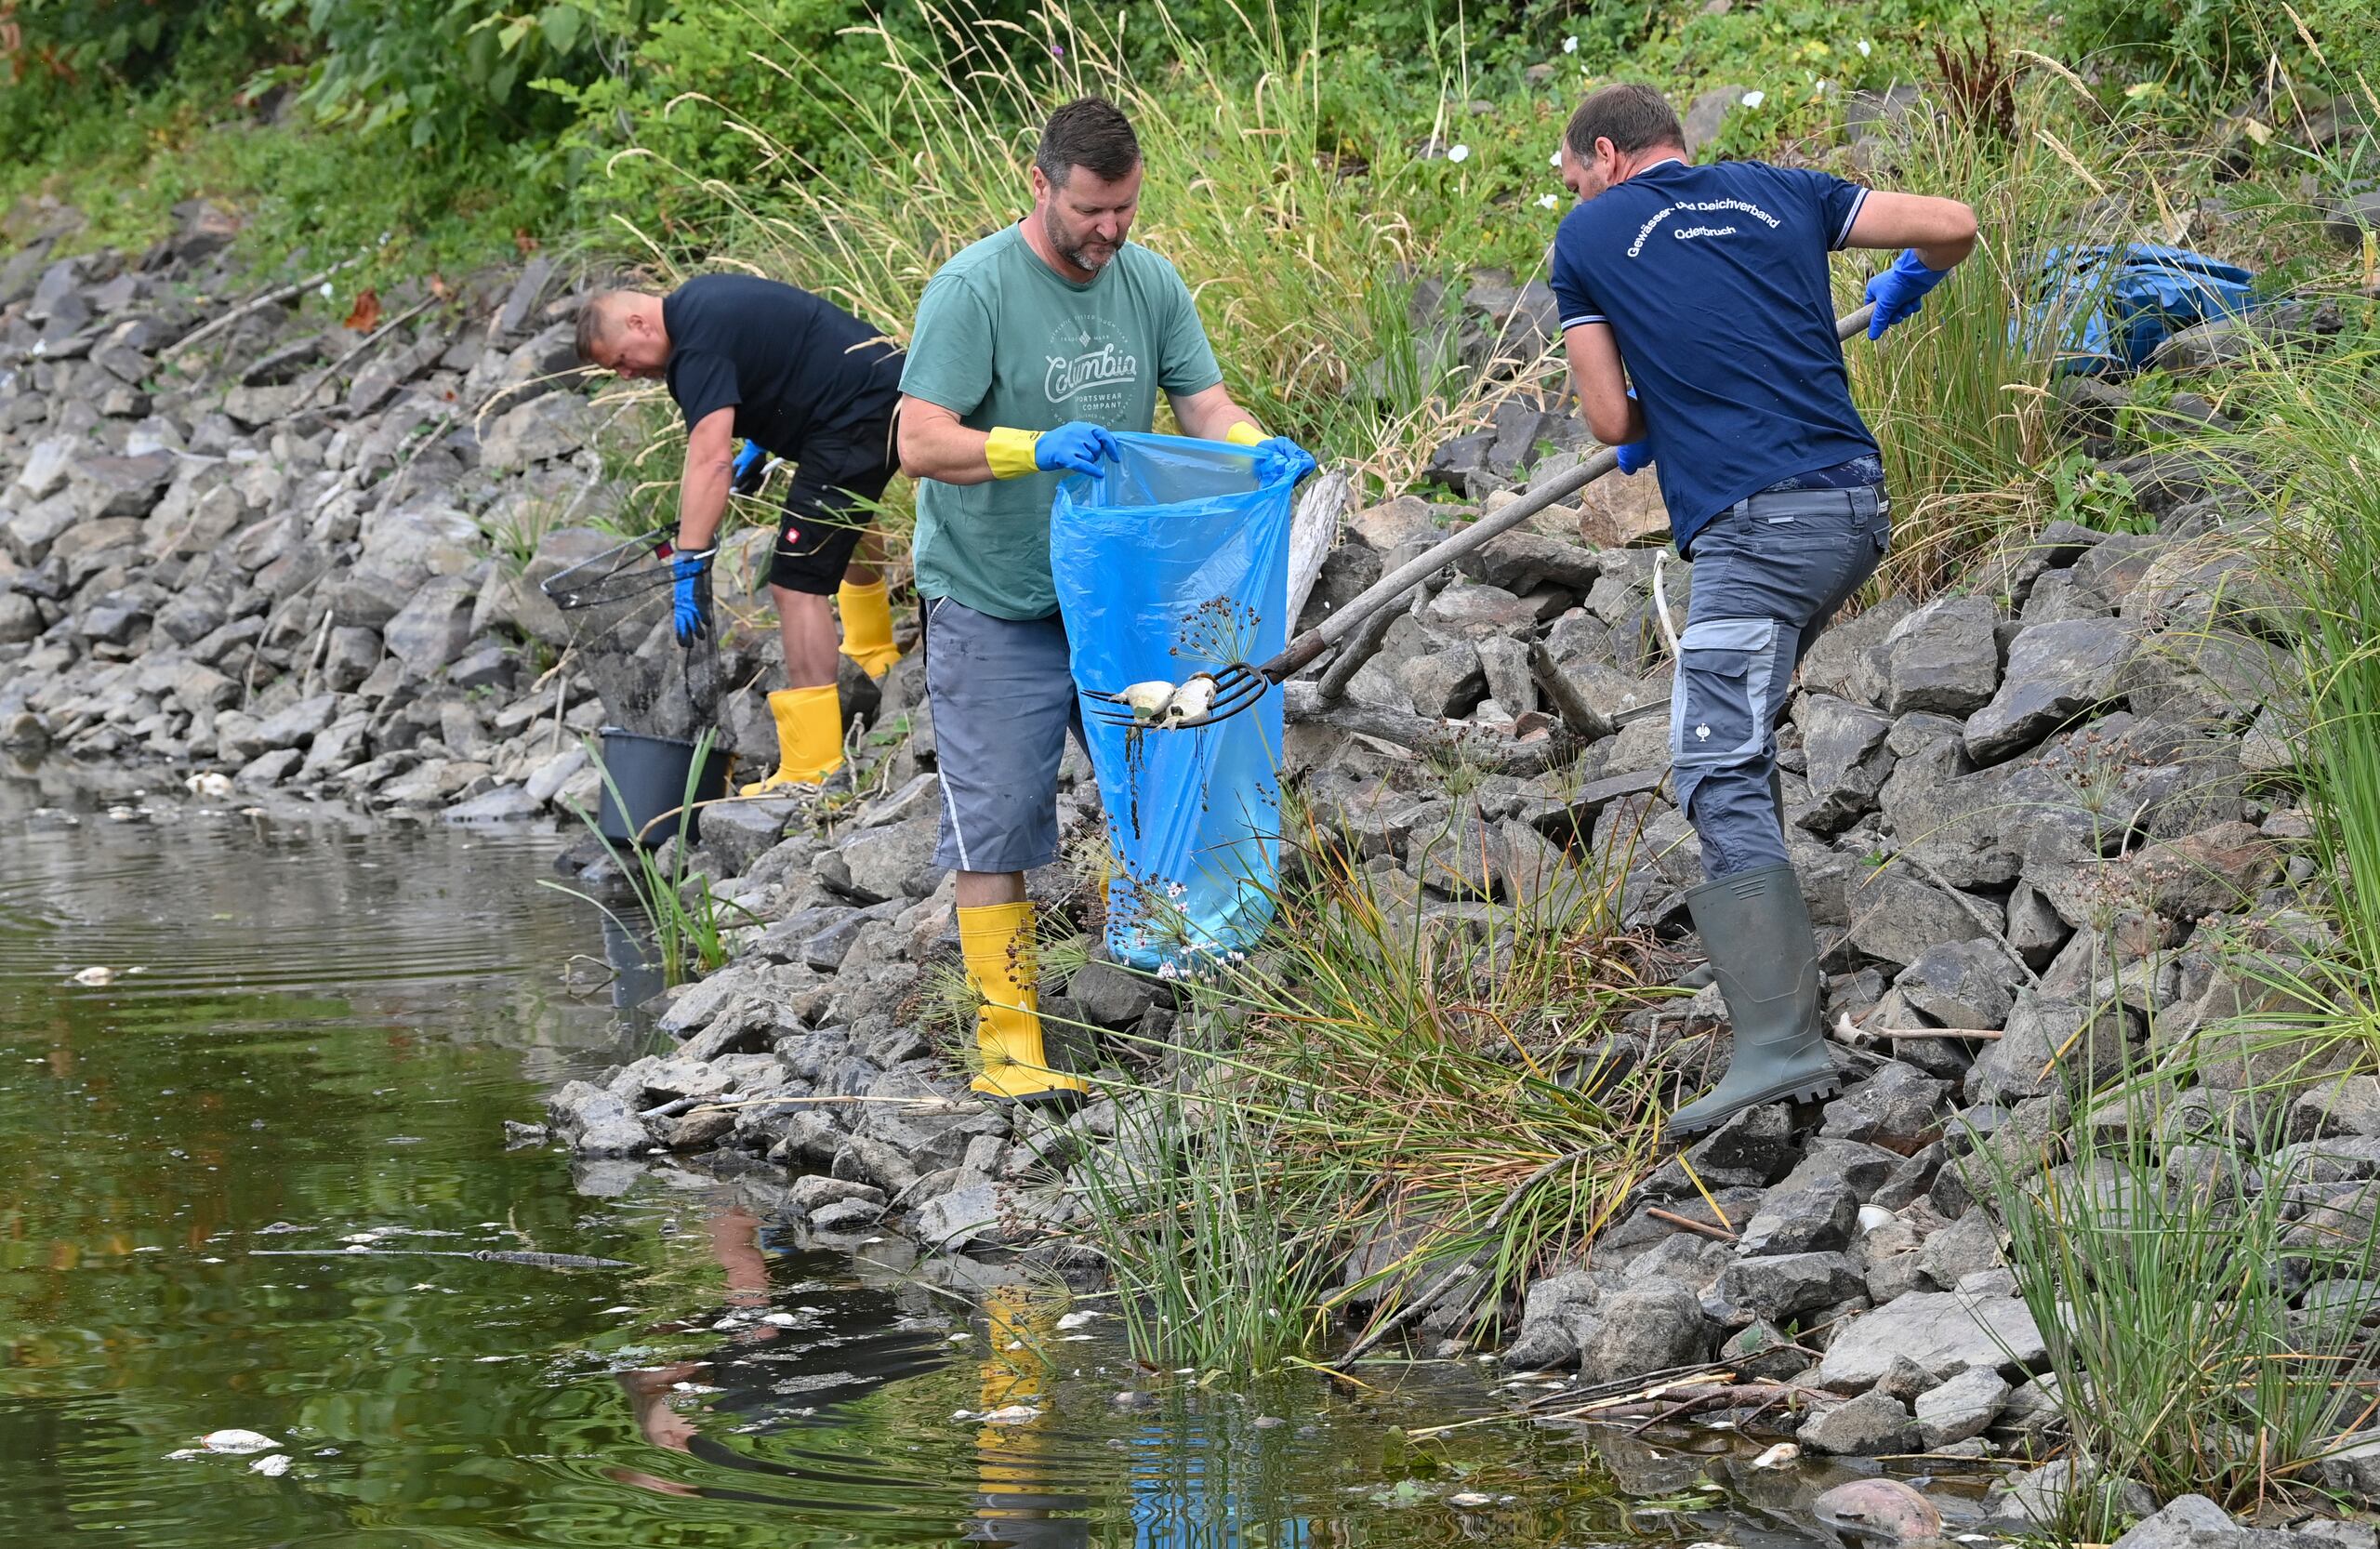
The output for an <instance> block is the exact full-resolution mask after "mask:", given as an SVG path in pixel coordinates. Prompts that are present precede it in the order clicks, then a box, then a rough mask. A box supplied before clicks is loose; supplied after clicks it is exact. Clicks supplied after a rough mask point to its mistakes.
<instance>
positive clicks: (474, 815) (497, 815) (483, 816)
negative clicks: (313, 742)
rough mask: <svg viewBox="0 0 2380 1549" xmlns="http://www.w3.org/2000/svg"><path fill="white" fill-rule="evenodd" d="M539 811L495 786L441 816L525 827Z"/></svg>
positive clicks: (511, 790) (517, 792) (524, 797)
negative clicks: (524, 824)
mask: <svg viewBox="0 0 2380 1549" xmlns="http://www.w3.org/2000/svg"><path fill="white" fill-rule="evenodd" d="M317 746H319V744H318V745H317ZM543 811H545V803H544V802H542V801H538V800H536V798H535V797H533V796H531V795H530V794H529V793H528V791H526V790H525V789H523V788H521V787H519V786H497V787H496V788H495V789H493V790H486V791H482V792H481V793H480V794H479V795H477V796H474V797H472V798H471V799H470V800H469V801H457V802H456V803H455V804H454V805H453V806H451V807H448V808H447V809H446V812H445V814H444V815H445V818H446V821H447V822H449V823H525V822H527V821H529V820H530V819H531V818H533V817H536V815H537V814H539V813H541V812H543Z"/></svg>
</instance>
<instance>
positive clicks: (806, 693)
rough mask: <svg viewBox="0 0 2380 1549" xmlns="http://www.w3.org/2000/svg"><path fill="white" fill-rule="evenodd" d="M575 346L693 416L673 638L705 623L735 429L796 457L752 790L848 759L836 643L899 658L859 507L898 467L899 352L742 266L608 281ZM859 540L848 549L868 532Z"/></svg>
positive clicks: (797, 781) (868, 661) (860, 654)
mask: <svg viewBox="0 0 2380 1549" xmlns="http://www.w3.org/2000/svg"><path fill="white" fill-rule="evenodd" d="M578 355H579V358H580V359H581V360H583V361H586V362H588V364H592V365H599V366H602V367H605V368H606V369H608V370H612V371H615V372H617V373H619V374H620V375H621V376H623V377H660V378H662V379H663V381H664V382H666V383H667V384H668V389H669V396H670V397H671V398H672V399H674V400H676V402H677V404H678V407H679V410H680V412H681V413H682V414H683V415H684V416H685V419H686V465H685V471H684V473H683V474H682V475H681V479H680V482H679V486H678V536H677V545H676V548H677V554H676V557H675V558H674V559H673V560H672V562H671V563H672V566H673V568H674V570H675V572H676V582H677V600H676V602H677V609H676V623H677V632H678V642H679V643H680V644H681V645H691V644H692V643H693V642H694V641H695V640H696V639H698V638H700V637H701V636H703V635H704V634H707V633H708V632H709V629H710V582H709V568H710V563H711V558H712V555H713V553H714V551H715V544H716V541H717V538H718V536H719V524H720V521H721V518H722V517H724V516H725V515H726V512H727V497H728V495H729V492H730V491H731V490H732V489H734V488H737V487H739V486H738V484H737V473H736V468H735V464H734V442H735V438H737V437H738V436H741V437H742V438H744V439H745V440H746V441H747V442H748V443H750V444H751V445H753V446H755V447H759V448H761V449H764V450H765V451H767V452H769V453H772V454H774V455H775V456H776V457H782V458H785V459H787V461H789V462H791V463H793V464H794V465H795V473H794V479H793V487H792V488H791V489H789V490H787V492H786V497H785V514H784V516H783V518H782V520H781V521H780V523H779V524H778V529H777V542H776V550H775V553H774V558H773V559H772V561H771V563H770V566H769V591H770V594H771V596H772V597H773V598H774V601H775V602H776V608H777V628H778V630H779V632H780V633H781V635H782V636H783V638H784V642H785V667H786V682H787V687H785V688H784V689H782V690H780V691H779V692H777V693H774V694H772V695H769V710H770V713H771V715H772V716H773V717H774V719H775V721H776V726H777V745H778V751H779V759H778V764H777V769H776V772H775V773H774V774H773V775H769V776H768V777H767V778H766V779H764V780H760V781H758V782H756V783H754V784H752V785H749V786H747V787H745V788H744V794H746V795H747V796H753V795H760V794H763V793H765V792H768V791H772V790H778V789H785V788H796V787H803V786H816V785H819V784H821V783H822V782H824V781H825V779H826V776H827V775H831V774H833V773H834V772H835V771H836V770H838V769H840V767H841V766H842V761H843V736H842V715H841V708H840V701H839V699H838V696H837V695H836V692H835V655H836V649H837V642H838V638H839V632H838V630H837V628H836V623H835V616H834V615H833V614H832V613H831V612H829V611H828V609H827V606H826V597H827V594H828V593H829V592H833V593H835V597H836V602H837V603H838V604H839V605H840V609H841V613H842V627H841V629H840V645H841V650H842V653H843V654H844V655H849V656H851V657H852V658H853V660H854V661H857V662H858V663H859V664H860V666H862V667H864V668H866V669H867V670H868V671H869V672H871V673H874V674H877V675H879V676H880V675H881V674H882V673H883V672H885V671H886V670H887V669H890V668H891V667H892V665H893V662H894V661H896V660H897V659H899V656H900V651H899V649H898V648H897V647H896V646H894V644H893V615H892V610H891V606H890V604H889V603H888V602H887V601H886V597H885V586H884V580H883V576H882V575H881V573H880V572H879V569H878V560H879V555H878V553H877V551H876V543H875V539H874V536H873V535H872V534H865V533H864V530H865V528H866V523H867V519H868V515H869V512H868V505H869V503H871V502H873V501H875V500H876V499H877V498H878V497H879V496H881V495H882V494H883V493H884V486H885V484H886V483H888V482H889V481H890V480H891V479H892V477H893V472H894V471H895V470H896V469H897V468H898V467H899V457H898V453H897V452H896V451H895V449H894V444H893V420H894V416H895V411H896V409H897V407H898V405H899V403H900V393H901V368H902V365H903V364H904V363H903V359H902V354H901V351H900V349H899V347H897V346H896V345H894V344H893V341H892V340H891V339H889V338H885V337H884V335H883V333H882V332H881V331H880V330H879V329H876V328H873V327H870V326H869V325H868V324H865V323H862V322H861V321H860V320H859V319H857V318H855V317H853V316H852V315H851V314H850V313H849V312H846V311H842V310H841V309H840V308H839V307H836V306H834V305H833V304H832V303H830V302H827V301H825V300H822V299H820V298H817V297H815V296H813V295H811V294H810V293H809V292H807V291H804V290H799V289H796V288H795V287H794V286H792V285H784V284H781V283H779V282H778V281H775V280H761V279H756V278H754V277H752V276H750V275H745V274H705V275H701V276H698V277H696V278H694V279H692V280H689V281H687V282H686V283H685V284H684V285H681V286H679V287H678V288H677V289H676V290H675V291H672V292H671V293H670V294H669V295H668V296H666V297H665V296H654V295H651V294H649V293H646V292H643V291H634V290H612V291H604V292H602V293H600V294H599V295H597V296H595V297H594V298H592V299H590V300H589V301H588V303H587V305H586V306H585V308H584V309H582V310H581V311H580V312H579V316H578ZM863 536H866V541H867V552H866V553H865V554H863V555H860V556H859V557H858V558H856V559H855V558H854V553H855V551H856V550H858V549H859V548H860V544H861V542H862V539H863Z"/></svg>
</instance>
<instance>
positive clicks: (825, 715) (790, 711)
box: [741, 683, 843, 796]
mask: <svg viewBox="0 0 2380 1549" xmlns="http://www.w3.org/2000/svg"><path fill="white" fill-rule="evenodd" d="M769 714H770V715H772V716H774V717H775V718H776V723H777V768H776V773H775V774H774V775H770V776H769V777H768V778H767V779H765V780H755V781H753V782H752V783H751V784H750V785H748V786H746V787H745V788H743V791H742V792H741V794H743V795H746V796H766V795H768V794H770V793H771V792H773V791H780V790H781V791H786V792H787V793H791V792H793V791H795V790H799V789H801V788H806V787H810V786H815V785H818V784H820V783H821V782H823V781H824V780H825V779H826V776H827V775H832V774H833V773H834V772H835V771H836V770H838V769H840V768H842V767H843V701H842V696H841V695H839V694H837V693H836V692H835V685H834V684H832V683H828V684H826V686H825V687H823V688H781V689H779V690H777V691H776V692H775V693H774V694H772V695H769Z"/></svg>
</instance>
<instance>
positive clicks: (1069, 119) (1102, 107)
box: [1033, 97, 1141, 188]
mask: <svg viewBox="0 0 2380 1549" xmlns="http://www.w3.org/2000/svg"><path fill="white" fill-rule="evenodd" d="M1033 165H1036V166H1038V167H1039V168H1040V169H1041V176H1043V177H1044V178H1047V179H1050V182H1051V186H1052V187H1054V188H1064V187H1065V186H1066V175H1067V174H1068V173H1070V172H1072V171H1073V170H1074V169H1075V168H1076V167H1078V166H1079V167H1082V168H1084V169H1086V170H1088V171H1089V172H1090V173H1091V176H1092V177H1094V178H1097V179H1099V180H1100V181H1102V182H1106V183H1112V182H1114V181H1116V180H1117V179H1119V178H1124V177H1129V176H1130V175H1131V171H1132V168H1134V167H1136V166H1138V165H1141V138H1140V136H1138V135H1136V134H1134V133H1132V121H1131V119H1129V118H1126V117H1125V116H1124V114H1123V112H1122V110H1120V109H1118V108H1117V106H1116V104H1115V103H1113V102H1110V101H1109V100H1107V99H1105V98H1104V97H1078V98H1076V99H1074V100H1073V101H1071V102H1069V103H1067V104H1066V105H1065V106H1064V107H1063V108H1060V109H1059V110H1058V111H1057V112H1056V113H1051V115H1050V122H1049V123H1047V124H1045V125H1043V126H1041V145H1040V148H1039V149H1038V150H1037V151H1035V152H1033Z"/></svg>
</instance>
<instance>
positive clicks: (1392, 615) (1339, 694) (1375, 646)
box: [1315, 608, 1398, 707]
mask: <svg viewBox="0 0 2380 1549" xmlns="http://www.w3.org/2000/svg"><path fill="white" fill-rule="evenodd" d="M1397 617H1398V614H1397V612H1396V610H1395V608H1382V609H1381V610H1380V611H1379V612H1377V613H1375V614H1373V615H1372V616H1370V617H1369V618H1367V619H1365V620H1364V622H1363V625H1362V627H1361V628H1359V629H1356V631H1355V638H1354V639H1352V640H1350V641H1348V642H1347V643H1346V644H1344V645H1342V646H1341V647H1340V648H1339V655H1336V656H1334V657H1332V658H1331V661H1330V666H1329V669H1326V670H1325V671H1324V672H1323V674H1322V682H1320V683H1319V684H1317V685H1316V690H1315V697H1316V700H1318V701H1319V702H1320V703H1321V704H1322V705H1324V706H1325V707H1328V706H1331V705H1335V704H1337V703H1339V701H1340V700H1342V699H1343V698H1345V697H1346V696H1347V685H1348V684H1349V683H1350V682H1354V681H1355V674H1356V673H1357V672H1359V671H1361V670H1362V669H1363V665H1364V663H1366V662H1368V661H1369V660H1371V659H1372V657H1373V655H1375V654H1376V653H1378V652H1379V650H1380V642H1381V638H1382V636H1384V635H1386V634H1387V633H1388V627H1389V626H1390V625H1391V624H1393V623H1395V621H1396V619H1397Z"/></svg>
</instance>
